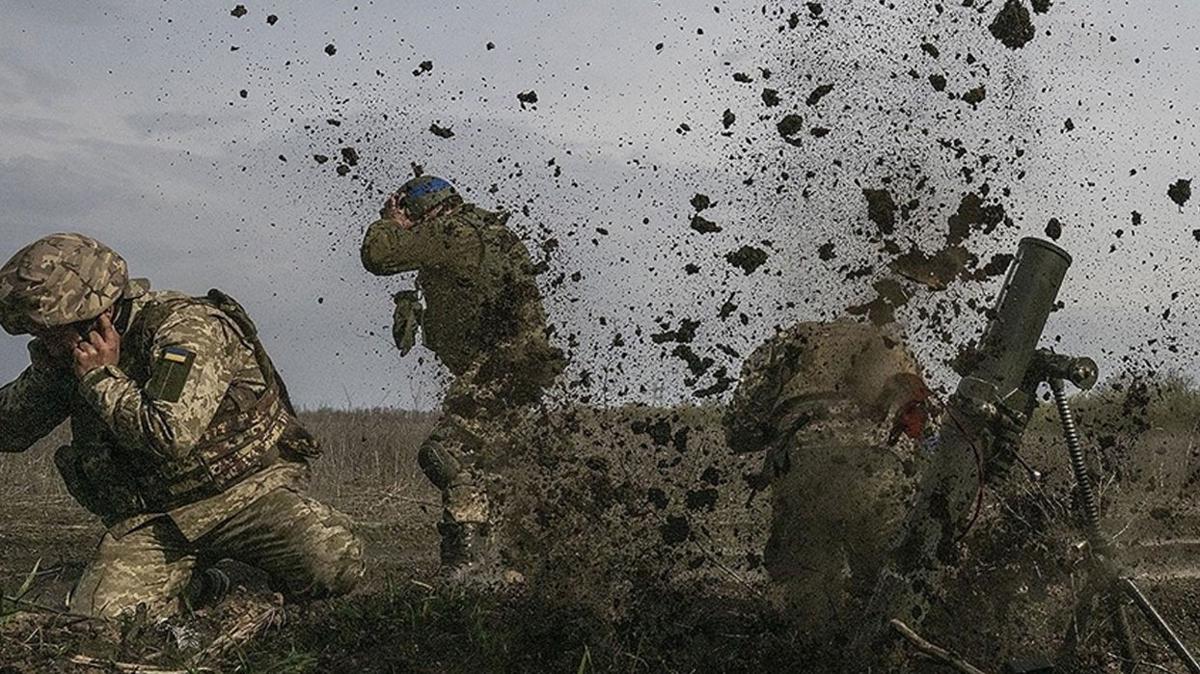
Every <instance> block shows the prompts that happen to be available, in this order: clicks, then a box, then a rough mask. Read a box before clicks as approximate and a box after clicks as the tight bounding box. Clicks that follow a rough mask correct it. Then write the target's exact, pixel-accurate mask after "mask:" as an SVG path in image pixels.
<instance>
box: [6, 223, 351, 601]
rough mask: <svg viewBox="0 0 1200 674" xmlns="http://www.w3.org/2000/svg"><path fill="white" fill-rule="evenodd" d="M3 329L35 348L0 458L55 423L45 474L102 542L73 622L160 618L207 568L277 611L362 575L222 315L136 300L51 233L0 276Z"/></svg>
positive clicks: (83, 248) (285, 405) (344, 533)
mask: <svg viewBox="0 0 1200 674" xmlns="http://www.w3.org/2000/svg"><path fill="white" fill-rule="evenodd" d="M0 323H2V324H3V327H4V329H5V330H6V331H7V332H9V333H10V334H13V335H21V334H32V335H33V336H34V339H33V340H32V342H30V345H29V352H30V360H31V364H30V366H29V367H28V368H27V369H26V370H25V371H24V372H22V373H21V375H20V376H19V377H18V378H17V379H16V380H15V381H13V382H12V383H10V384H8V385H6V386H4V387H3V388H0V451H6V452H20V451H24V450H25V449H27V448H28V447H29V446H30V445H31V444H33V443H34V442H36V441H37V440H38V439H39V438H41V437H43V436H45V435H46V434H47V433H49V432H50V431H51V430H53V429H54V428H55V427H56V426H57V425H58V424H59V423H61V422H62V421H63V420H64V419H66V418H68V417H69V418H70V419H71V434H72V442H71V444H70V445H67V446H65V447H62V448H60V449H59V450H58V452H57V453H56V454H55V457H54V458H55V462H56V464H57V465H58V468H59V471H60V472H61V473H62V475H63V478H64V480H65V482H66V485H67V490H68V491H69V492H70V493H71V495H72V496H73V497H74V498H75V499H76V500H77V501H79V503H80V504H81V505H83V506H84V507H85V508H87V509H88V510H89V511H90V512H92V513H93V514H95V515H97V516H99V517H100V518H101V520H102V521H103V522H104V524H105V526H107V527H108V531H107V532H106V533H105V534H104V537H103V538H102V539H101V541H100V545H99V548H98V550H97V552H96V555H95V558H94V559H93V560H92V561H91V563H90V564H89V565H88V567H87V568H86V569H85V570H84V572H83V576H82V577H81V578H80V580H79V583H78V584H77V586H76V588H75V590H74V592H73V593H72V597H71V599H70V607H71V610H72V611H75V612H77V613H84V614H88V615H95V616H101V617H112V616H116V615H119V614H121V613H124V612H127V611H130V610H133V609H135V608H136V607H137V606H138V605H139V604H140V605H144V606H145V608H146V610H147V611H148V612H149V614H150V615H153V616H165V615H170V614H172V613H174V612H176V611H178V610H179V609H180V608H181V607H182V605H183V604H184V603H185V602H188V601H190V600H192V599H200V598H202V597H204V596H205V595H207V597H208V598H212V596H213V595H214V594H217V593H219V592H220V589H221V588H220V586H221V585H227V583H228V580H227V579H224V578H223V574H220V573H219V572H216V571H215V569H212V568H211V565H212V564H214V563H215V562H217V561H219V560H221V559H235V560H238V561H241V562H244V563H246V564H249V565H251V566H254V567H257V568H259V569H262V570H263V571H265V572H266V573H267V574H268V575H269V576H270V577H271V580H272V583H273V584H274V585H275V586H276V588H277V589H278V590H280V591H281V592H283V593H284V594H285V595H286V596H288V597H290V598H317V597H324V596H331V595H337V594H342V593H345V592H347V591H349V590H350V589H351V588H352V587H353V586H354V585H355V583H356V582H357V581H358V579H359V578H360V577H361V576H362V573H363V568H364V565H363V560H362V543H361V541H360V540H359V539H358V538H357V537H356V536H355V534H354V533H353V532H352V530H351V523H350V520H349V519H348V518H347V517H346V516H345V515H343V514H341V513H339V512H337V511H336V510H334V509H333V508H330V507H329V506H327V505H324V504H322V503H319V502H317V501H315V500H313V499H311V498H308V497H307V496H305V495H304V493H303V489H302V488H303V484H304V482H305V480H306V478H307V476H308V461H309V460H310V459H312V458H315V457H316V456H317V455H318V454H319V449H318V447H317V445H316V443H315V441H314V440H313V438H312V436H311V435H309V434H308V432H307V431H306V430H305V429H304V428H303V427H302V426H300V424H299V422H298V421H297V420H296V416H295V412H294V410H293V409H292V406H291V402H290V401H289V399H288V394H287V389H286V388H285V386H284V384H283V381H282V380H281V379H280V378H279V376H278V374H277V373H276V371H275V368H274V367H273V365H272V364H271V360H270V358H269V357H268V356H267V354H266V352H265V351H264V350H263V347H262V344H261V343H260V342H259V340H258V336H257V332H256V330H255V327H254V324H253V323H252V322H251V321H250V319H249V317H248V316H247V315H246V313H245V311H244V310H243V309H242V308H241V306H239V305H238V304H237V302H235V301H233V300H232V299H231V298H229V297H228V296H226V295H224V294H222V293H220V292H219V291H215V290H214V291H210V292H209V294H208V295H207V296H206V297H203V298H195V297H189V296H187V295H183V294H180V293H175V292H151V291H150V290H149V284H148V283H147V282H146V281H145V280H142V279H129V278H128V275H127V271H126V264H125V261H124V260H123V259H122V258H121V257H120V256H119V255H117V253H115V252H114V251H112V250H111V249H109V248H108V247H106V246H104V245H103V244H101V243H99V242H97V241H95V240H93V239H90V238H88V237H85V236H82V235H79V234H54V235H51V236H47V237H45V238H43V239H40V240H38V241H36V242H34V243H33V244H31V245H29V246H27V247H25V248H24V249H22V250H21V251H20V252H18V253H17V254H16V255H15V256H14V257H13V258H12V259H11V260H9V262H8V263H7V264H5V265H4V266H3V267H2V268H0Z"/></svg>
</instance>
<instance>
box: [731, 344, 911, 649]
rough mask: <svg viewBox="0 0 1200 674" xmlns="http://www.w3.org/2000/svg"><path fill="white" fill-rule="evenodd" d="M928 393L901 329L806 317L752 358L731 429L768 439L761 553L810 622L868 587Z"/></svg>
mask: <svg viewBox="0 0 1200 674" xmlns="http://www.w3.org/2000/svg"><path fill="white" fill-rule="evenodd" d="M927 395H928V391H927V390H926V389H925V386H924V384H923V382H922V379H921V374H920V370H919V369H918V367H917V363H916V361H915V360H914V359H913V357H912V355H911V354H910V353H909V352H908V350H907V349H906V348H905V347H904V345H903V344H902V343H901V342H900V341H899V338H898V337H896V336H895V335H891V334H889V333H888V332H887V331H885V330H881V329H880V328H877V327H875V326H873V325H870V324H862V323H855V322H850V321H834V322H829V323H799V324H796V325H794V326H792V327H790V328H788V329H787V330H784V331H782V332H780V333H779V334H777V335H776V336H774V337H772V338H771V339H770V340H768V341H767V342H766V343H765V344H763V345H762V346H760V347H759V348H758V349H756V350H755V351H754V352H753V353H752V354H751V355H750V357H749V358H748V359H747V360H746V362H745V365H744V367H743V370H742V376H741V381H740V383H739V385H738V388H737V390H736V391H735V393H734V396H733V398H732V400H731V401H730V403H729V406H728V408H727V411H726V416H725V429H726V437H727V440H728V443H729V446H730V448H731V449H732V450H733V451H735V452H738V453H743V452H755V451H761V450H767V459H766V461H765V464H764V470H763V475H761V476H760V479H761V480H762V481H763V484H761V485H760V486H765V484H766V483H767V482H769V484H770V486H771V492H772V508H773V511H774V512H773V519H772V525H771V533H770V539H769V540H768V542H767V547H766V550H765V551H764V564H765V566H766V568H767V570H768V572H769V573H770V574H771V577H772V579H773V580H774V581H775V582H776V583H777V585H778V586H779V587H780V588H781V589H782V590H783V592H784V595H785V598H786V600H787V601H788V602H789V604H790V605H791V607H792V608H793V610H795V612H796V613H797V614H798V615H797V618H798V619H799V620H801V621H803V622H805V623H807V625H808V627H809V629H810V630H811V633H817V631H818V630H821V629H822V628H828V627H830V626H831V625H832V624H833V623H834V621H836V620H837V619H838V618H840V617H843V616H844V615H845V611H846V610H847V609H848V607H849V600H850V599H851V596H852V595H855V594H857V593H858V592H859V591H869V590H870V585H871V582H873V581H874V578H875V573H876V572H877V570H878V568H879V565H880V564H881V563H882V561H883V556H884V555H885V554H886V553H887V551H888V549H889V540H890V539H889V533H888V532H889V531H890V530H891V529H893V528H894V527H895V526H896V525H897V524H898V523H899V520H900V519H901V518H902V516H903V513H904V507H905V504H906V503H907V500H908V499H909V497H910V496H909V494H910V491H911V478H910V476H911V474H912V471H913V469H914V468H913V460H914V458H915V457H916V444H915V442H914V437H915V438H920V437H921V435H922V433H923V426H924V421H925V418H926V408H925V399H926V396H927Z"/></svg>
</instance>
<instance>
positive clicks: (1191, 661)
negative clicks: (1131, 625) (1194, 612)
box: [1117, 578, 1200, 674]
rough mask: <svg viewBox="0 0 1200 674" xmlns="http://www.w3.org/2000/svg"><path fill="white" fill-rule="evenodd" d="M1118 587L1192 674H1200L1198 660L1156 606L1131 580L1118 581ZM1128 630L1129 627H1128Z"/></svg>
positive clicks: (1122, 579) (1120, 579) (1121, 579)
mask: <svg viewBox="0 0 1200 674" xmlns="http://www.w3.org/2000/svg"><path fill="white" fill-rule="evenodd" d="M1117 587H1118V588H1119V589H1120V590H1121V591H1122V592H1124V593H1125V594H1126V595H1128V596H1129V598H1130V599H1132V600H1133V602H1134V603H1135V604H1137V607H1138V608H1139V609H1141V611H1142V615H1144V616H1146V620H1147V621H1148V622H1149V623H1150V625H1151V626H1152V627H1153V628H1154V631H1155V632H1158V636H1160V637H1162V639H1163V641H1165V642H1167V645H1168V646H1170V647H1171V650H1172V651H1174V652H1175V655H1176V656H1177V657H1178V658H1179V660H1180V661H1181V662H1182V663H1183V664H1184V666H1186V667H1187V669H1188V671H1189V672H1191V673H1192V674H1200V663H1197V662H1196V658H1195V657H1193V656H1192V654H1191V652H1189V651H1188V647H1187V646H1186V645H1184V643H1183V641H1181V640H1180V639H1179V637H1178V636H1177V635H1176V634H1175V630H1173V629H1171V626H1170V625H1169V624H1167V621H1166V620H1165V619H1164V618H1163V617H1162V615H1160V614H1159V612H1158V611H1157V610H1156V609H1155V608H1154V604H1151V603H1150V600H1149V599H1147V598H1146V595H1144V594H1142V591H1141V590H1140V589H1139V588H1138V586H1137V585H1135V584H1134V582H1133V581H1132V580H1130V579H1129V578H1119V579H1117ZM1126 629H1128V625H1126Z"/></svg>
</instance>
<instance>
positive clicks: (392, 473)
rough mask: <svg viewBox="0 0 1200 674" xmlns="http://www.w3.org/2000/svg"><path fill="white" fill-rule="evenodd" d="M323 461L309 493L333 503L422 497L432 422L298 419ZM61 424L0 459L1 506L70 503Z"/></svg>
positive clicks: (368, 414)
mask: <svg viewBox="0 0 1200 674" xmlns="http://www.w3.org/2000/svg"><path fill="white" fill-rule="evenodd" d="M300 416H301V418H302V419H303V421H304V424H305V425H306V426H307V427H308V428H309V429H310V430H311V431H312V432H313V433H314V434H315V435H316V436H317V438H318V439H319V440H320V441H321V444H322V446H323V447H324V448H325V455H324V456H322V457H321V459H320V460H319V461H317V462H316V463H315V464H314V471H313V482H312V486H311V488H312V491H313V493H314V494H315V495H317V496H319V497H325V498H333V499H335V500H336V499H339V498H341V497H343V496H344V495H346V493H347V491H348V490H362V489H368V488H369V489H377V490H378V489H383V490H388V491H394V490H397V489H400V490H413V491H416V492H425V491H427V489H426V482H425V478H424V476H423V475H421V472H420V470H419V468H418V467H417V460H416V456H417V448H418V447H419V446H420V444H421V441H422V440H423V439H424V438H425V436H426V435H427V434H428V433H429V430H430V429H431V428H432V427H433V423H434V421H436V419H437V416H436V415H435V414H432V413H429V412H408V411H403V410H381V409H372V410H352V411H345V410H331V409H319V410H313V411H307V412H302V413H301V415H300ZM70 437H71V434H70V429H69V428H68V425H67V424H64V425H62V426H60V427H59V428H57V429H55V430H54V432H53V433H51V434H50V435H49V436H47V437H45V438H43V439H42V440H41V441H40V442H38V443H37V444H35V445H34V446H33V447H32V448H30V449H29V450H28V451H26V452H23V453H21V454H11V455H0V497H3V498H4V499H5V500H7V501H13V500H17V501H23V500H39V499H45V498H55V497H62V498H70V497H69V495H68V494H67V491H66V488H65V487H64V486H63V483H62V478H61V477H59V475H58V469H57V468H55V466H54V449H55V448H56V447H58V446H60V445H63V444H66V443H68V442H70Z"/></svg>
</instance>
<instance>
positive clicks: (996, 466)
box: [985, 405, 1029, 478]
mask: <svg viewBox="0 0 1200 674" xmlns="http://www.w3.org/2000/svg"><path fill="white" fill-rule="evenodd" d="M995 409H996V412H995V413H994V414H993V415H992V418H991V420H990V424H989V425H988V430H989V432H990V433H991V436H992V448H991V452H990V454H989V458H988V462H987V467H986V471H985V472H986V474H987V475H988V477H989V478H995V477H1003V476H1004V475H1006V474H1007V473H1008V471H1009V469H1011V468H1012V465H1013V462H1014V461H1016V458H1017V452H1018V451H1020V449H1021V436H1022V435H1024V434H1025V427H1026V426H1028V425H1029V416H1028V415H1027V414H1024V413H1022V412H1019V411H1017V410H1014V409H1011V408H1009V407H1008V406H1007V405H996V407H995Z"/></svg>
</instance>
